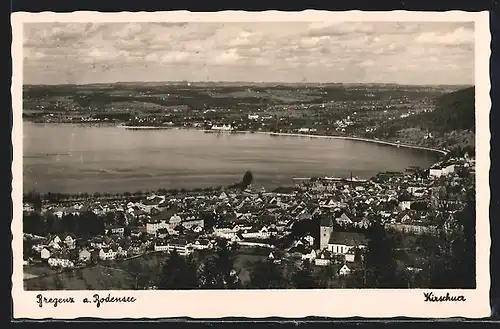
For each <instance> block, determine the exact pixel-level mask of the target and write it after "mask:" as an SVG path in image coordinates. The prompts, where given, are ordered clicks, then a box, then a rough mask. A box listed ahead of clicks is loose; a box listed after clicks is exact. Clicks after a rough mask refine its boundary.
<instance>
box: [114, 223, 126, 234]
mask: <svg viewBox="0 0 500 329" xmlns="http://www.w3.org/2000/svg"><path fill="white" fill-rule="evenodd" d="M111 233H112V234H119V235H123V234H125V227H123V226H118V225H116V226H112V227H111Z"/></svg>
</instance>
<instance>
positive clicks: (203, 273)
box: [200, 242, 238, 289]
mask: <svg viewBox="0 0 500 329" xmlns="http://www.w3.org/2000/svg"><path fill="white" fill-rule="evenodd" d="M235 260H236V258H235V254H234V250H233V249H231V248H230V246H229V245H228V244H226V243H224V242H221V243H219V244H218V245H217V246H216V248H215V252H214V253H213V254H211V255H210V256H208V257H207V259H206V260H205V262H204V263H203V264H202V266H201V269H200V277H201V285H202V287H203V288H206V289H225V288H234V287H235V286H236V285H237V284H238V277H237V276H236V275H235V272H234V262H235Z"/></svg>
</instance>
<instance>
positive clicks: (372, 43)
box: [23, 22, 474, 85]
mask: <svg viewBox="0 0 500 329" xmlns="http://www.w3.org/2000/svg"><path fill="white" fill-rule="evenodd" d="M23 56H24V62H23V68H24V69H23V70H24V72H23V73H24V84H88V83H112V82H117V81H121V82H124V81H184V80H185V81H251V82H282V83H292V82H310V83H312V82H321V83H397V84H414V85H438V84H453V85H457V84H470V85H472V84H474V23H472V22H471V23H467V22H458V23H457V22H453V23H451V22H422V23H418V22H340V23H339V22H337V23H330V22H310V23H309V22H259V23H234V22H231V23H212V22H198V23H195V22H192V23H191V22H189V23H26V24H24V40H23Z"/></svg>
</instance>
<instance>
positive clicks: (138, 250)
mask: <svg viewBox="0 0 500 329" xmlns="http://www.w3.org/2000/svg"><path fill="white" fill-rule="evenodd" d="M145 250H146V244H145V243H144V242H141V241H132V243H131V244H130V246H129V247H128V249H127V255H129V256H135V255H140V254H142V253H144V251H145Z"/></svg>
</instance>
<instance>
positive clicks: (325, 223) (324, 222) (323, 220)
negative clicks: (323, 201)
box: [321, 216, 333, 227]
mask: <svg viewBox="0 0 500 329" xmlns="http://www.w3.org/2000/svg"><path fill="white" fill-rule="evenodd" d="M321 226H327V227H333V223H332V219H331V218H329V217H326V216H323V217H322V218H321Z"/></svg>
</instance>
